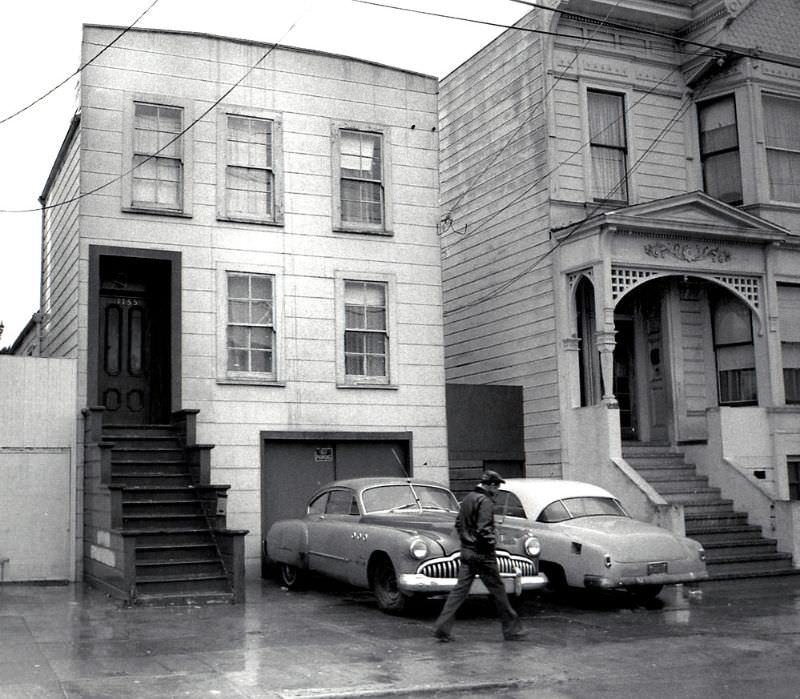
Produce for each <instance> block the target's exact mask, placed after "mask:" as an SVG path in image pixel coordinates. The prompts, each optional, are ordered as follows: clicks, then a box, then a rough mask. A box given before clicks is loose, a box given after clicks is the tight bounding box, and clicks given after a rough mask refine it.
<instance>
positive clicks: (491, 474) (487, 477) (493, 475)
mask: <svg viewBox="0 0 800 699" xmlns="http://www.w3.org/2000/svg"><path fill="white" fill-rule="evenodd" d="M505 482H506V481H505V479H504V478H503V477H502V476H501V475H500V474H499V473H498V472H497V471H484V473H483V475H482V476H481V483H485V484H486V485H500V484H501V483H505Z"/></svg>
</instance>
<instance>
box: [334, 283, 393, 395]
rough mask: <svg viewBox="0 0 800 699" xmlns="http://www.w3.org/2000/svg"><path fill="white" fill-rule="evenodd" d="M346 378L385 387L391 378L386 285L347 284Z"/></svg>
mask: <svg viewBox="0 0 800 699" xmlns="http://www.w3.org/2000/svg"><path fill="white" fill-rule="evenodd" d="M344 294H345V299H344V303H345V331H344V360H345V375H346V376H347V378H348V379H351V380H356V381H359V380H363V381H374V382H381V383H385V382H386V380H387V378H388V371H387V366H388V346H389V342H388V333H387V323H386V295H387V294H386V284H385V283H383V282H369V281H345V284H344Z"/></svg>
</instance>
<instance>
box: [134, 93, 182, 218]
mask: <svg viewBox="0 0 800 699" xmlns="http://www.w3.org/2000/svg"><path fill="white" fill-rule="evenodd" d="M182 130H183V109H182V108H181V107H174V106H166V105H163V104H151V103H147V102H138V101H137V102H135V103H134V115H133V162H132V173H131V182H132V193H131V205H132V206H133V207H139V208H146V209H163V210H168V211H180V210H182V209H183V181H184V162H183V143H182V137H181V136H180V134H181V131H182Z"/></svg>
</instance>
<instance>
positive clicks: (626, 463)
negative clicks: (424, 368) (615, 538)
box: [440, 0, 800, 576]
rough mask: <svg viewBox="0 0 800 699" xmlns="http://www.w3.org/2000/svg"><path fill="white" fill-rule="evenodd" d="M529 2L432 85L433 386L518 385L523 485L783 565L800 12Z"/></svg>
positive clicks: (799, 204)
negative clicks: (439, 346) (581, 486)
mask: <svg viewBox="0 0 800 699" xmlns="http://www.w3.org/2000/svg"><path fill="white" fill-rule="evenodd" d="M531 5H532V6H533V5H534V4H533V3H531ZM536 5H538V6H539V7H537V8H536V9H533V10H532V11H531V12H530V13H529V14H528V15H527V16H526V17H525V18H523V19H522V20H521V21H520V22H519V23H518V25H517V26H516V27H515V28H513V29H510V30H508V31H506V32H504V33H503V34H502V35H501V36H500V37H498V38H497V39H496V40H495V41H493V42H492V43H490V44H489V45H488V46H486V47H485V48H484V49H482V50H481V51H479V52H478V53H477V54H476V55H475V56H473V57H472V58H470V59H469V60H468V61H466V62H465V63H464V64H463V65H461V66H460V67H459V68H457V69H456V70H455V71H453V73H452V74H450V75H449V76H447V77H446V78H445V79H444V80H443V81H442V86H441V95H440V111H441V177H442V204H443V219H442V235H443V267H444V296H445V311H444V312H445V341H446V371H447V378H448V381H449V382H456V383H464V384H494V385H516V386H521V387H522V389H523V422H524V440H525V448H524V452H525V453H524V462H523V461H522V460H521V461H520V463H519V464H518V465H517V468H518V470H519V471H522V470H523V469H524V471H525V473H526V474H527V475H528V476H552V475H555V476H563V477H567V478H579V479H584V480H589V481H593V482H596V483H599V484H602V485H606V486H607V487H609V488H610V489H611V490H613V491H615V492H617V493H618V494H619V495H620V496H621V497H622V498H623V500H625V501H626V502H627V503H628V504H629V505H630V506H631V507H632V509H634V511H635V512H636V513H637V514H639V515H640V516H642V517H646V518H648V519H651V520H654V521H658V522H660V523H662V524H665V525H667V526H671V527H673V528H675V529H678V530H681V531H683V530H685V531H686V532H688V533H689V534H690V535H692V536H696V537H697V538H699V539H701V540H702V541H703V542H704V543H705V544H706V547H707V549H708V553H709V562H710V570H712V573H713V574H716V575H720V576H721V575H735V574H741V573H743V572H745V571H749V572H754V571H755V572H762V573H767V572H776V571H778V572H781V571H785V570H787V569H790V567H791V565H792V555H793V556H794V565H798V564H799V563H800V509H799V507H800V331H799V330H798V328H800V139H799V137H798V134H800V49H799V48H798V44H797V41H796V37H797V32H798V31H800V7H798V5H797V3H794V2H790V1H789V0H754V1H753V2H746V1H744V2H743V1H736V2H734V1H732V0H729V1H727V2H723V1H722V0H700V1H698V0H669V1H667V2H646V1H641V2H636V1H634V2H625V3H616V2H611V1H610V0H563V1H560V2H559V1H557V0H546V1H545V2H539V3H536ZM457 465H458V466H464V464H460V465H459V464H457ZM509 468H511V466H509ZM511 470H513V468H511ZM748 517H749V525H748V524H746V521H747V519H748ZM762 537H766V540H765V539H764V538H762ZM769 540H773V541H769ZM775 541H777V550H778V551H777V552H776V546H775Z"/></svg>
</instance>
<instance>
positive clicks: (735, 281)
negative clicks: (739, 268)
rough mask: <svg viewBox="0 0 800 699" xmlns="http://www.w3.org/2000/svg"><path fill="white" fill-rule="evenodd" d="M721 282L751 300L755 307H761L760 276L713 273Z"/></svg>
mask: <svg viewBox="0 0 800 699" xmlns="http://www.w3.org/2000/svg"><path fill="white" fill-rule="evenodd" d="M713 276H714V279H716V280H717V281H718V282H719V283H720V284H724V285H725V286H727V287H730V288H731V289H733V290H734V291H736V292H738V293H739V294H740V295H741V297H742V298H744V299H746V300H747V301H749V302H750V303H751V304H752V305H753V308H759V307H760V306H759V302H760V300H761V299H760V295H759V289H760V285H759V281H758V277H743V276H740V275H732V274H715V275H713Z"/></svg>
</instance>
